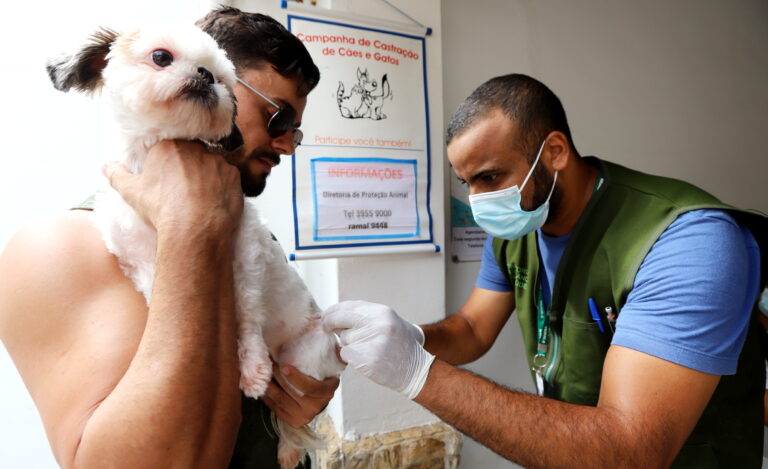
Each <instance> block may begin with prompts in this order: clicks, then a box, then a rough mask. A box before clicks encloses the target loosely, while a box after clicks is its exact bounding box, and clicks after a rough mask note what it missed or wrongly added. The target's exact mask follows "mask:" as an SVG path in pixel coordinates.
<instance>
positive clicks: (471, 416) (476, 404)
mask: <svg viewBox="0 0 768 469" xmlns="http://www.w3.org/2000/svg"><path fill="white" fill-rule="evenodd" d="M719 378H720V377H719V376H716V375H710V374H706V373H701V372H698V371H695V370H692V369H690V368H685V367H683V366H680V365H676V364H674V363H671V362H667V361H664V360H661V359H659V358H655V357H653V356H650V355H647V354H644V353H641V352H637V351H634V350H632V349H628V348H623V347H619V346H613V347H611V348H610V350H609V351H608V355H607V358H606V361H605V366H604V368H603V380H602V386H601V389H600V400H599V402H598V405H597V407H587V406H578V405H573V404H568V403H564V402H560V401H555V400H552V399H546V398H541V397H537V396H532V395H528V394H523V393H519V392H514V391H510V390H508V389H505V388H503V387H501V386H498V385H496V384H494V383H492V382H490V381H487V380H485V379H483V378H481V377H478V376H476V375H474V374H472V373H469V372H467V371H463V370H460V369H458V368H454V367H452V366H450V365H448V364H446V363H443V362H440V361H435V363H434V364H433V365H432V367H431V369H430V374H429V377H428V378H427V381H426V383H425V385H424V387H423V388H422V391H421V393H420V394H419V395H418V396H417V397H416V398H415V401H416V402H418V403H419V404H421V405H423V406H424V407H426V408H427V409H429V410H430V411H432V412H434V413H435V414H436V415H437V416H439V417H440V418H441V419H443V420H445V421H446V422H448V423H449V424H451V425H453V426H455V427H456V428H457V429H459V430H460V431H462V432H463V433H466V434H467V435H469V436H471V437H472V438H474V439H475V440H477V441H478V442H480V443H482V444H483V445H485V446H488V447H489V448H491V449H492V450H494V451H495V452H497V453H499V454H500V455H502V456H504V457H505V458H507V459H510V460H512V461H515V462H517V463H519V464H521V465H523V466H525V467H531V468H536V467H542V468H543V467H546V468H569V469H571V468H601V467H605V468H614V467H624V468H634V467H636V468H651V467H668V466H669V465H670V464H671V463H672V461H673V460H674V458H675V457H676V455H677V453H678V452H679V450H680V448H681V447H682V445H683V443H684V442H685V440H686V439H687V437H688V435H689V434H690V432H691V431H692V430H693V427H694V425H695V424H696V422H697V421H698V419H699V417H700V416H701V413H702V412H703V410H704V408H705V407H706V405H707V402H708V401H709V399H710V397H711V396H712V393H713V392H714V390H715V387H716V386H717V383H718V382H719Z"/></svg>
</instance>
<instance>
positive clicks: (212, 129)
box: [48, 26, 343, 468]
mask: <svg viewBox="0 0 768 469" xmlns="http://www.w3.org/2000/svg"><path fill="white" fill-rule="evenodd" d="M157 49H164V50H167V51H169V52H171V54H172V55H173V57H174V60H173V62H172V63H171V65H169V66H167V67H165V68H162V67H159V66H156V64H154V63H153V61H152V59H151V53H152V52H153V51H155V50H157ZM107 51H108V55H106V56H104V55H103V54H106V53H107ZM100 54H101V55H100ZM99 63H100V64H101V66H102V67H103V70H98V69H97V70H96V72H97V73H98V74H99V76H92V75H91V73H92V72H93V69H94V67H95V66H94V64H99ZM88 67H90V68H88ZM200 67H203V68H205V69H206V70H208V71H210V72H211V73H212V75H213V76H214V77H215V83H213V84H210V87H209V89H207V90H202V91H199V93H201V94H203V95H205V96H204V97H203V98H201V99H195V98H190V97H189V96H187V95H185V92H184V91H183V90H184V87H185V86H188V85H189V84H190V83H192V82H194V81H195V80H198V82H196V83H197V85H196V86H200V84H199V80H200V73H199V68H200ZM48 70H49V74H50V75H51V79H52V80H53V82H54V85H55V86H56V87H57V88H58V89H61V90H63V91H67V90H69V89H70V88H72V87H74V88H77V89H80V90H81V91H86V92H93V91H97V90H100V89H103V92H104V93H105V94H106V95H107V96H108V97H109V98H110V100H111V104H112V106H113V108H114V117H115V123H116V124H117V128H118V129H119V132H118V133H119V135H120V136H121V142H120V145H121V148H120V158H119V161H120V162H121V163H123V164H124V165H126V166H127V167H128V168H129V169H130V170H131V171H133V172H134V173H139V172H141V170H142V166H143V163H144V159H145V157H146V154H147V151H148V149H149V148H150V147H151V146H152V145H153V144H154V143H156V142H158V141H159V140H162V139H201V140H205V141H216V140H219V139H221V138H222V137H225V136H226V135H228V134H229V133H230V131H231V129H232V123H233V120H234V112H235V106H234V99H233V95H232V87H233V86H234V83H235V71H234V66H233V65H232V63H231V62H230V61H229V60H228V59H227V58H226V55H225V53H224V51H222V50H221V49H219V48H218V46H217V44H216V42H215V41H214V40H213V39H212V38H211V37H210V36H208V35H207V34H205V33H204V32H203V31H201V30H199V29H198V28H195V27H193V26H187V27H174V28H162V29H152V28H142V29H136V30H135V31H132V32H130V33H126V34H118V33H115V32H113V31H110V30H102V31H100V32H98V33H97V34H95V35H94V36H93V40H92V41H91V42H90V43H88V44H86V45H85V46H84V47H83V48H82V49H81V50H79V51H78V52H77V53H75V54H73V55H71V56H67V57H64V58H61V59H58V60H54V61H51V62H49V65H48ZM93 219H94V223H95V226H96V227H97V228H98V229H99V231H100V232H101V233H102V235H103V238H104V241H105V243H106V246H107V249H108V250H109V251H110V252H112V253H113V254H115V256H117V258H118V259H119V262H120V266H121V268H122V269H123V272H124V273H125V274H126V276H127V277H129V278H130V279H131V280H132V281H133V283H134V284H135V286H136V288H137V290H138V291H139V292H141V293H142V294H143V295H144V297H145V298H146V300H147V303H148V304H149V301H150V295H151V293H152V284H153V280H154V274H155V248H156V244H157V234H156V232H155V231H154V229H153V228H151V227H150V226H148V225H147V224H145V223H144V222H143V221H142V219H141V218H140V217H139V216H138V215H137V214H136V212H135V211H134V210H133V209H132V208H131V207H130V206H129V205H128V204H127V203H126V202H125V201H124V200H123V199H122V198H121V197H120V195H119V194H118V193H117V192H116V191H114V190H113V189H111V188H108V187H107V188H106V190H105V191H104V192H103V193H101V194H100V195H99V196H98V197H97V200H96V203H95V209H94V213H93ZM234 280H235V295H236V314H237V320H238V328H239V330H238V353H239V357H240V372H241V380H240V387H241V389H242V390H243V391H244V392H245V393H246V394H247V395H249V396H251V397H253V398H258V397H260V396H261V395H262V394H263V393H264V391H265V390H266V387H267V384H268V383H269V381H270V379H271V373H272V362H271V360H270V356H271V357H272V358H273V359H275V360H276V361H277V362H278V363H280V364H291V365H294V366H296V367H297V368H298V369H299V370H300V371H302V372H303V373H305V374H308V375H310V376H312V377H314V378H315V379H319V380H322V379H324V378H327V377H329V376H334V375H338V374H339V373H340V372H341V370H342V369H343V365H342V364H341V363H340V362H339V361H338V359H337V357H336V354H335V345H336V341H335V339H334V337H333V336H332V335H330V334H328V333H326V332H324V331H323V329H322V326H321V325H320V321H319V314H320V310H319V308H318V307H317V305H316V304H315V302H314V300H313V299H312V296H311V295H310V293H309V292H308V290H307V288H306V286H305V285H304V283H303V282H302V280H301V278H300V277H299V276H298V274H297V272H296V270H295V269H293V268H292V267H291V266H290V265H289V264H288V263H287V261H286V260H285V257H284V254H283V252H282V249H281V248H280V246H279V245H278V244H277V242H276V241H274V240H273V238H272V236H271V233H270V232H269V230H268V229H267V227H266V226H265V225H264V224H263V223H262V221H261V219H260V217H259V215H258V213H257V211H256V208H255V207H254V205H253V204H252V203H250V202H249V201H248V200H247V199H246V203H245V206H244V209H243V215H242V219H241V221H240V225H239V229H238V231H237V234H236V239H235V261H234ZM278 433H279V436H280V443H279V446H278V457H279V460H280V464H281V465H282V466H283V467H286V468H288V467H294V466H295V465H296V464H297V462H298V461H299V459H300V458H302V457H303V455H304V453H305V450H306V448H307V447H312V446H315V444H316V440H315V437H314V436H313V434H312V432H311V431H310V430H309V429H308V428H303V429H299V430H296V429H294V428H292V427H290V426H288V425H286V424H284V423H283V422H282V421H279V420H278Z"/></svg>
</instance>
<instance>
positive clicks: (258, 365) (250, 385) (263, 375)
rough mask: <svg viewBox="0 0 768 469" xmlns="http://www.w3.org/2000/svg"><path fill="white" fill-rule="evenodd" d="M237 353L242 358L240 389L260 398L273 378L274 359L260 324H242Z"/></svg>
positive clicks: (248, 394) (255, 397)
mask: <svg viewBox="0 0 768 469" xmlns="http://www.w3.org/2000/svg"><path fill="white" fill-rule="evenodd" d="M237 353H238V355H239V358H240V389H242V390H243V392H244V393H245V395H246V396H249V397H252V398H254V399H258V398H259V397H261V395H262V394H264V391H266V390H267V385H268V384H269V381H270V380H271V379H272V361H271V360H270V358H269V350H267V345H266V344H265V343H264V337H263V336H262V333H261V326H260V325H254V324H243V323H241V324H240V330H239V334H238V338H237Z"/></svg>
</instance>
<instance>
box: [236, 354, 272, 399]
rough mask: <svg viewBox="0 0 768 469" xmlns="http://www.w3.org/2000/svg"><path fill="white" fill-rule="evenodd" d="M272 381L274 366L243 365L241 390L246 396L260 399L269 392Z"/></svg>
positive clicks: (266, 364)
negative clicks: (268, 388)
mask: <svg viewBox="0 0 768 469" xmlns="http://www.w3.org/2000/svg"><path fill="white" fill-rule="evenodd" d="M271 379H272V364H271V362H268V363H247V362H246V363H241V369H240V389H242V390H243V392H244V393H245V395H246V396H248V397H252V398H254V399H258V398H259V397H261V396H262V395H263V394H264V392H265V391H266V390H267V385H268V384H269V381H270V380H271Z"/></svg>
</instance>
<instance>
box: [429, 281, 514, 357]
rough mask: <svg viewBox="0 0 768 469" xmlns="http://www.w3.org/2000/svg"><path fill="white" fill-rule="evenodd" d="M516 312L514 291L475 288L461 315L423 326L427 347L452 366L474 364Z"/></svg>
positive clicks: (461, 310) (460, 312)
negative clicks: (513, 312)
mask: <svg viewBox="0 0 768 469" xmlns="http://www.w3.org/2000/svg"><path fill="white" fill-rule="evenodd" d="M514 309H515V297H514V295H513V294H512V292H500V291H493V290H486V289H484V288H480V287H475V288H474V289H473V290H472V294H471V295H470V296H469V299H468V300H467V302H466V303H465V304H464V306H462V308H461V309H460V310H459V312H457V313H456V314H454V315H452V316H449V317H447V318H445V319H443V320H442V321H439V322H437V323H435V324H429V325H424V326H421V328H422V330H423V331H424V338H425V341H424V348H425V349H427V351H429V352H430V353H432V354H434V355H435V356H437V357H438V358H439V359H441V360H443V361H446V362H448V363H451V364H453V365H463V364H465V363H470V362H473V361H475V360H477V359H478V358H480V357H482V356H483V355H484V354H485V353H486V352H487V351H488V350H489V349H490V348H491V346H492V345H493V343H494V342H495V341H496V338H497V337H498V336H499V332H501V329H502V328H503V327H504V324H506V323H507V320H509V316H510V315H511V314H512V311H513V310H514Z"/></svg>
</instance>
